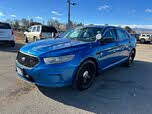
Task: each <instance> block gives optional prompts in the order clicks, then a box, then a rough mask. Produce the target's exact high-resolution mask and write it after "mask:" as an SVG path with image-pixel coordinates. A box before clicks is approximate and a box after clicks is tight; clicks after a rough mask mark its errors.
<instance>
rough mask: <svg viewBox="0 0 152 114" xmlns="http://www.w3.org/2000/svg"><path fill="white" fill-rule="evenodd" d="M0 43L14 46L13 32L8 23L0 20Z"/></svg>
mask: <svg viewBox="0 0 152 114" xmlns="http://www.w3.org/2000/svg"><path fill="white" fill-rule="evenodd" d="M0 44H9V45H10V46H11V47H14V46H15V39H14V32H13V30H12V28H11V26H10V25H9V24H8V23H3V22H0Z"/></svg>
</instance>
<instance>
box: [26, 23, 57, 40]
mask: <svg viewBox="0 0 152 114" xmlns="http://www.w3.org/2000/svg"><path fill="white" fill-rule="evenodd" d="M56 33H57V30H56V28H55V27H53V26H44V25H34V26H31V27H30V28H29V29H28V30H27V31H26V32H24V37H25V41H26V43H27V42H28V41H37V40H40V39H46V38H52V37H55V36H56Z"/></svg>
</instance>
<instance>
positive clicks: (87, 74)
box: [83, 71, 90, 83]
mask: <svg viewBox="0 0 152 114" xmlns="http://www.w3.org/2000/svg"><path fill="white" fill-rule="evenodd" d="M89 78H90V75H89V72H88V71H85V72H84V73H83V81H84V83H86V82H87V79H89Z"/></svg>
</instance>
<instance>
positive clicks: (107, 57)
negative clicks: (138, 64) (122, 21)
mask: <svg viewBox="0 0 152 114" xmlns="http://www.w3.org/2000/svg"><path fill="white" fill-rule="evenodd" d="M103 38H104V39H106V38H113V39H114V41H113V42H110V43H104V44H101V46H99V48H98V51H97V54H98V60H99V62H100V67H101V68H102V69H103V70H104V69H107V68H108V67H111V66H112V65H113V64H114V63H116V62H117V61H119V58H118V57H119V47H118V41H117V37H116V31H115V29H108V30H106V32H105V33H104V34H103Z"/></svg>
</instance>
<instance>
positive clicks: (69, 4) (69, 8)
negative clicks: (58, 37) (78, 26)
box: [67, 0, 76, 29]
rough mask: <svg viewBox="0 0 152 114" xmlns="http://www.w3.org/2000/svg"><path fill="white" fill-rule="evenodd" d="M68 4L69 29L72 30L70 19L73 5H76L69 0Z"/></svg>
mask: <svg viewBox="0 0 152 114" xmlns="http://www.w3.org/2000/svg"><path fill="white" fill-rule="evenodd" d="M67 2H68V29H70V24H71V20H70V17H71V5H72V6H75V5H76V3H71V0H67Z"/></svg>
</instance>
